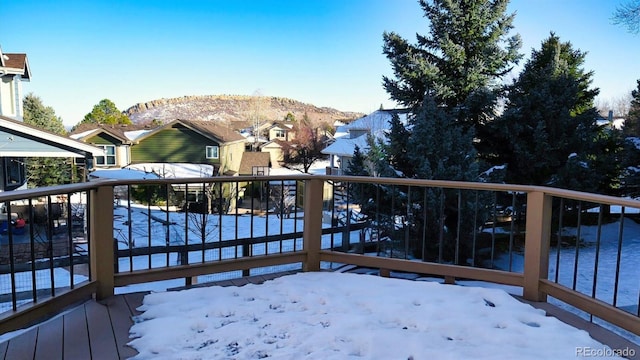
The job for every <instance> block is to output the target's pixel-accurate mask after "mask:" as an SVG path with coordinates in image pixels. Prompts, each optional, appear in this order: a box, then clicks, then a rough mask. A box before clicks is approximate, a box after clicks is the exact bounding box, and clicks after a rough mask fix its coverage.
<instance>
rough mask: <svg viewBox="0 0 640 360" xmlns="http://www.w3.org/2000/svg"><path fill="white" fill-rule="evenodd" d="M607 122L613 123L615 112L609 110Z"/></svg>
mask: <svg viewBox="0 0 640 360" xmlns="http://www.w3.org/2000/svg"><path fill="white" fill-rule="evenodd" d="M607 120H609V122H612V121H613V110H609V117H608V118H607Z"/></svg>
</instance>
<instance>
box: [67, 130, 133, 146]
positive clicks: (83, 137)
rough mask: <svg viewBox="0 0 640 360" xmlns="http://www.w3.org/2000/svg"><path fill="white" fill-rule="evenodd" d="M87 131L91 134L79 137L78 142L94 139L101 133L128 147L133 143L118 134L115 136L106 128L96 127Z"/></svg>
mask: <svg viewBox="0 0 640 360" xmlns="http://www.w3.org/2000/svg"><path fill="white" fill-rule="evenodd" d="M87 131H91V132H90V133H89V134H87V135H85V136H82V137H79V138H78V141H82V142H84V140H85V139H88V138H89V137H94V136H96V135H98V134H99V133H101V132H103V133H106V134H107V135H109V136H113V137H114V138H116V139H118V140H120V141H122V143H123V144H127V145H130V144H132V143H133V141H131V140H130V139H129V138H127V137H126V136H120V135H118V134H116V133H114V132H111V131H109V129H108V128H103V127H100V126H98V127H96V128H95V129H91V130H87Z"/></svg>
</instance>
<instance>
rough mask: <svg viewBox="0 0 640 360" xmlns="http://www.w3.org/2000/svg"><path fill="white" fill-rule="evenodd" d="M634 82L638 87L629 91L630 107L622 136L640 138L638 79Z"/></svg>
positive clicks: (639, 82)
mask: <svg viewBox="0 0 640 360" xmlns="http://www.w3.org/2000/svg"><path fill="white" fill-rule="evenodd" d="M636 82H637V83H638V87H637V88H636V89H634V90H632V91H631V106H630V107H629V112H628V113H627V114H626V115H627V116H626V119H625V120H624V134H625V135H626V136H634V137H640V79H639V80H637V81H636Z"/></svg>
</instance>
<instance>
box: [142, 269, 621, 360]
mask: <svg viewBox="0 0 640 360" xmlns="http://www.w3.org/2000/svg"><path fill="white" fill-rule="evenodd" d="M141 310H143V311H144V313H143V314H142V315H140V316H139V317H138V318H137V319H135V320H136V323H135V324H134V325H133V327H132V328H131V334H132V336H133V337H135V339H134V340H132V341H131V342H130V345H131V346H133V347H134V348H135V349H136V350H138V351H139V355H138V356H137V357H136V358H135V359H176V358H180V359H213V358H216V359H261V358H267V357H268V358H270V359H271V358H273V359H298V358H306V359H355V358H363V359H469V358H473V359H516V358H517V359H574V358H576V356H577V355H581V353H580V352H581V351H582V352H584V351H598V352H599V353H600V354H605V355H613V354H612V353H611V349H609V348H608V347H606V346H604V345H602V344H600V343H598V342H596V341H594V340H593V339H591V338H590V337H589V335H588V334H587V333H586V332H585V331H582V330H577V329H574V328H572V327H570V326H568V325H566V324H564V323H562V322H560V321H559V320H557V319H555V318H553V317H547V316H545V314H544V312H543V311H541V310H537V309H534V308H533V307H531V306H529V305H526V304H523V303H520V302H519V301H517V300H515V299H513V298H512V297H511V296H510V295H509V294H507V293H506V292H505V291H503V290H499V289H487V288H478V287H461V286H449V285H441V284H438V283H433V282H424V281H406V280H399V279H387V278H381V277H377V276H369V275H357V274H343V273H329V272H327V273H324V272H323V273H301V274H296V275H291V276H285V277H281V278H278V279H275V280H272V281H268V282H266V283H264V284H262V285H252V284H250V285H246V286H243V287H239V288H238V287H209V288H198V289H190V290H185V291H180V292H170V293H154V294H150V295H148V296H146V297H145V299H144V304H143V305H142V307H141ZM587 349H589V350H587ZM603 358H607V357H603Z"/></svg>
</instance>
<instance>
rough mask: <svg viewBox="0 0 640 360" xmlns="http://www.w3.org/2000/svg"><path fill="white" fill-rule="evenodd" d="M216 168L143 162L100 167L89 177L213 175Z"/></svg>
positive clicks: (156, 177)
mask: <svg viewBox="0 0 640 360" xmlns="http://www.w3.org/2000/svg"><path fill="white" fill-rule="evenodd" d="M214 171H215V168H214V167H213V165H209V164H189V163H141V164H131V165H128V166H126V167H124V168H121V169H100V170H95V171H93V172H91V173H90V174H89V179H93V180H95V179H160V178H169V179H170V178H175V179H184V178H198V177H211V176H213V173H214Z"/></svg>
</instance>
